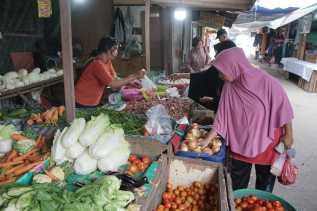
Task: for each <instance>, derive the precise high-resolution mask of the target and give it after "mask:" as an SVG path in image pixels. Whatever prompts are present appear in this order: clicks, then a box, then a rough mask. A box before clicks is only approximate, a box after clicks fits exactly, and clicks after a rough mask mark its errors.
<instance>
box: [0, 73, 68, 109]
mask: <svg viewBox="0 0 317 211" xmlns="http://www.w3.org/2000/svg"><path fill="white" fill-rule="evenodd" d="M59 83H63V76H59V77H56V78H52V79H48V80H45V81H41V82H37V83H33V84H30V85H28V86H24V87H19V88H16V89H11V90H6V91H3V92H0V100H4V99H9V98H12V97H17V96H19V97H21V98H22V99H23V100H24V101H25V103H26V104H28V105H29V106H32V100H31V99H30V98H29V96H27V95H28V94H29V93H31V92H34V91H38V90H41V89H43V88H46V87H50V86H53V85H55V84H59Z"/></svg>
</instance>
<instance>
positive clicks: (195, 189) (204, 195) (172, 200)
mask: <svg viewBox="0 0 317 211" xmlns="http://www.w3.org/2000/svg"><path fill="white" fill-rule="evenodd" d="M217 189H218V187H217V185H216V184H202V183H200V182H194V183H193V184H192V185H191V186H189V187H184V186H179V187H177V188H175V189H173V187H172V185H170V184H168V185H167V190H166V192H164V193H163V195H162V204H161V205H159V206H158V208H157V209H156V211H165V210H175V211H176V210H188V211H210V210H218V202H219V197H218V194H217Z"/></svg>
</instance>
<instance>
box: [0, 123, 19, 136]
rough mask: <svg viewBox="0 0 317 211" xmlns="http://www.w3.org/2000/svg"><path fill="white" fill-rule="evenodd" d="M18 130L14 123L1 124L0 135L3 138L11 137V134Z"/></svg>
mask: <svg viewBox="0 0 317 211" xmlns="http://www.w3.org/2000/svg"><path fill="white" fill-rule="evenodd" d="M15 131H16V128H15V127H14V125H0V137H2V138H3V139H9V138H11V135H12V134H13V133H14V132H15Z"/></svg>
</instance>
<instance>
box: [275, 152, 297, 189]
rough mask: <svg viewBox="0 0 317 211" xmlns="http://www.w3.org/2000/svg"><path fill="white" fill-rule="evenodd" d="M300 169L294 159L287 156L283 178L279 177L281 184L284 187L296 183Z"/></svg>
mask: <svg viewBox="0 0 317 211" xmlns="http://www.w3.org/2000/svg"><path fill="white" fill-rule="evenodd" d="M297 175H298V168H297V166H296V165H295V162H294V159H293V158H291V157H290V156H288V155H287V154H286V160H285V162H284V165H283V169H282V173H281V176H279V177H278V181H279V183H281V184H283V185H292V184H294V183H295V181H296V177H297Z"/></svg>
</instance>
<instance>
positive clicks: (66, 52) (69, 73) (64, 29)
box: [59, 0, 75, 122]
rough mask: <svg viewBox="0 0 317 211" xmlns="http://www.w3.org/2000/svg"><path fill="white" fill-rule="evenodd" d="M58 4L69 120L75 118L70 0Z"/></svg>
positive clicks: (62, 0) (60, 1) (60, 0)
mask: <svg viewBox="0 0 317 211" xmlns="http://www.w3.org/2000/svg"><path fill="white" fill-rule="evenodd" d="M59 6H60V18H61V33H62V56H63V69H64V92H65V104H66V117H67V120H68V121H69V122H70V121H72V120H73V119H74V118H75V88H74V71H73V48H72V28H71V27H72V25H71V1H69V0H59Z"/></svg>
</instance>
